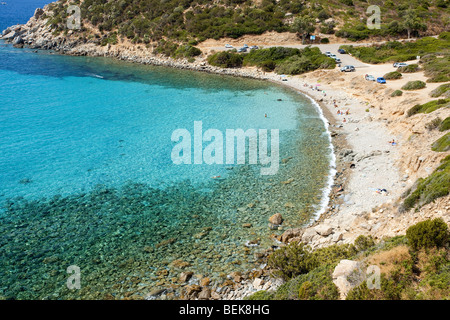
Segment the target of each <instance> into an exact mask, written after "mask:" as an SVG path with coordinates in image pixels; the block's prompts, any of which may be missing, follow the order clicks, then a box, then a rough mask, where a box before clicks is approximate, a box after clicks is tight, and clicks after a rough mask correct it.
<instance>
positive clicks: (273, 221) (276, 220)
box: [269, 213, 283, 226]
mask: <svg viewBox="0 0 450 320" xmlns="http://www.w3.org/2000/svg"><path fill="white" fill-rule="evenodd" d="M269 222H270V223H271V224H273V225H275V226H279V225H281V224H282V223H283V217H282V216H281V213H275V214H274V215H273V216H271V217H270V218H269Z"/></svg>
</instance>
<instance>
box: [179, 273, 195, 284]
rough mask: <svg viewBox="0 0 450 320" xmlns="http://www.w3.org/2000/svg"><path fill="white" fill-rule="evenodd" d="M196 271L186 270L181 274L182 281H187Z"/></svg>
mask: <svg viewBox="0 0 450 320" xmlns="http://www.w3.org/2000/svg"><path fill="white" fill-rule="evenodd" d="M193 274H194V273H193V272H192V271H185V272H182V273H181V274H180V281H181V282H187V281H189V279H190V278H191V277H192V275H193Z"/></svg>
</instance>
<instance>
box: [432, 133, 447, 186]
mask: <svg viewBox="0 0 450 320" xmlns="http://www.w3.org/2000/svg"><path fill="white" fill-rule="evenodd" d="M431 150H433V151H436V152H445V151H448V150H450V132H449V133H447V134H445V135H444V136H442V137H440V138H439V139H437V140H436V141H435V142H434V143H433V144H432V145H431ZM447 178H450V176H449V177H447Z"/></svg>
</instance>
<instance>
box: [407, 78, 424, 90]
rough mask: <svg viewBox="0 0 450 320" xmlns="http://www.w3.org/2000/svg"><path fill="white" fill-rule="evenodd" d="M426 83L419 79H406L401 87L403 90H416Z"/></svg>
mask: <svg viewBox="0 0 450 320" xmlns="http://www.w3.org/2000/svg"><path fill="white" fill-rule="evenodd" d="M426 86H427V84H426V83H425V82H423V81H421V80H414V81H408V82H407V83H406V84H405V85H404V86H403V87H402V89H403V90H418V89H423V88H425V87H426Z"/></svg>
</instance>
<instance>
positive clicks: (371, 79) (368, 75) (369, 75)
mask: <svg viewBox="0 0 450 320" xmlns="http://www.w3.org/2000/svg"><path fill="white" fill-rule="evenodd" d="M364 79H366V80H367V81H375V77H374V76H373V75H371V74H366V75H365V76H364Z"/></svg>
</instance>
